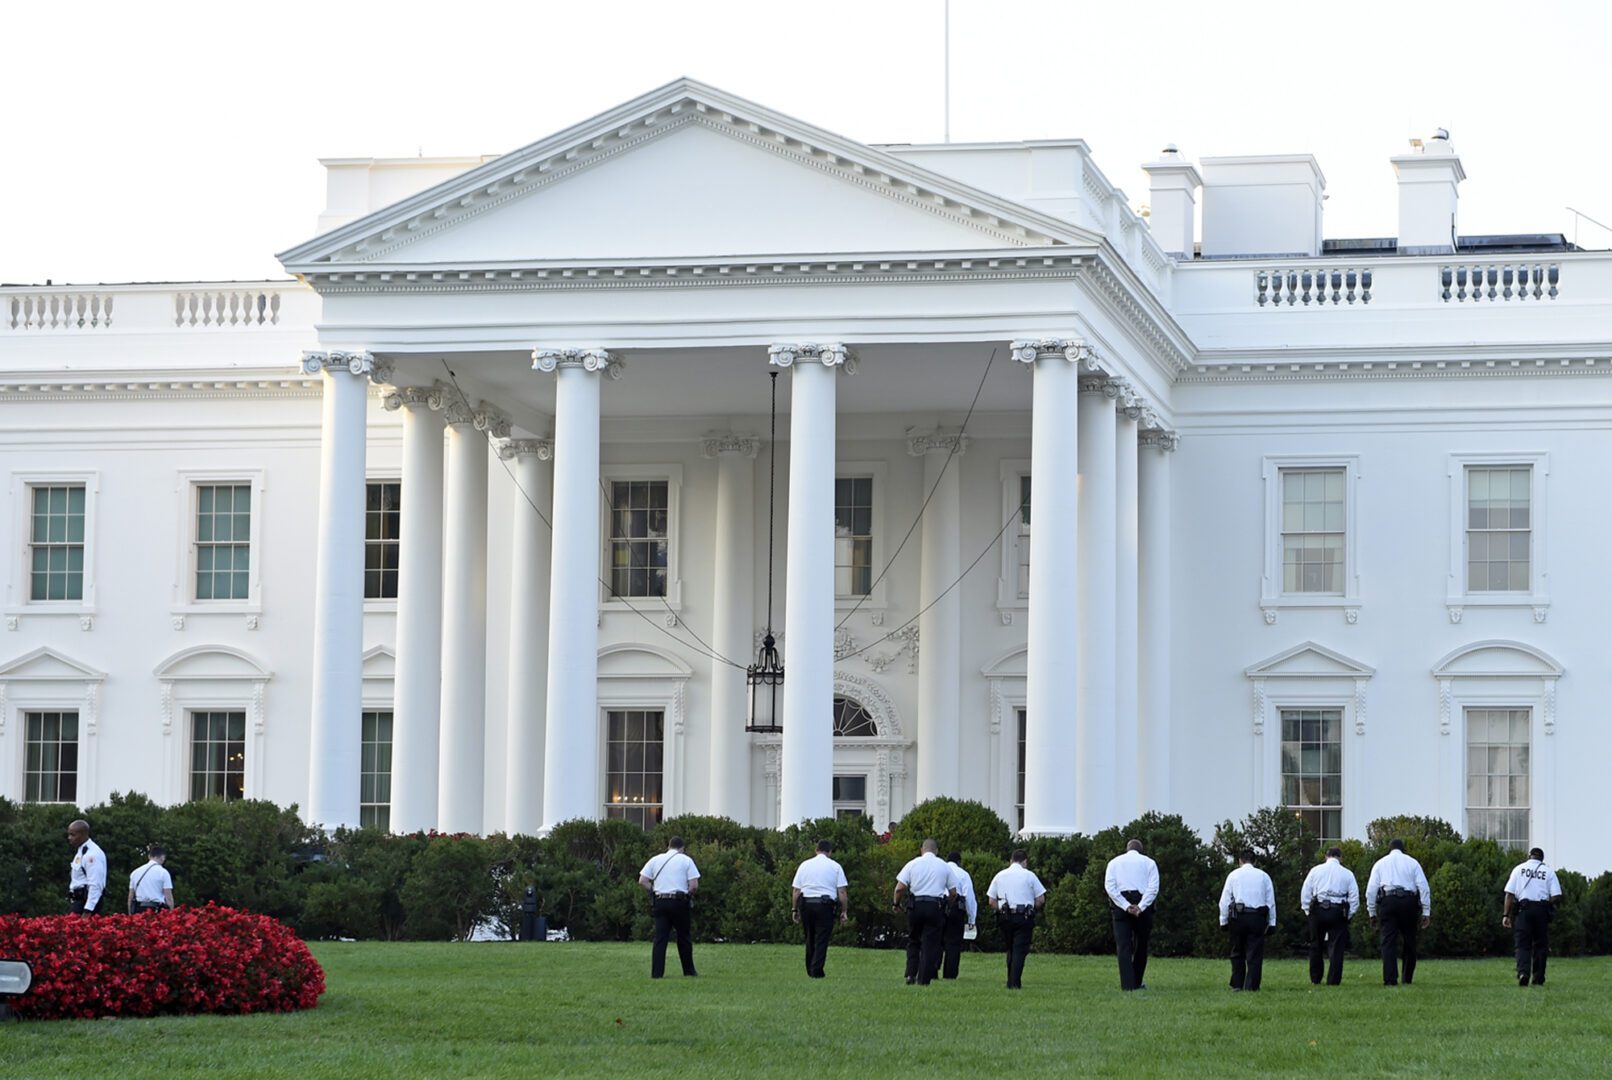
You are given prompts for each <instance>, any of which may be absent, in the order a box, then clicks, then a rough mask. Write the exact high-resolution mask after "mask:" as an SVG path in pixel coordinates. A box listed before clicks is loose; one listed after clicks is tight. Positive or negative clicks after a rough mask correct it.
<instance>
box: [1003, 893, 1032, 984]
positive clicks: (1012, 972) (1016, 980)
mask: <svg viewBox="0 0 1612 1080" xmlns="http://www.w3.org/2000/svg"><path fill="white" fill-rule="evenodd" d="M996 921H997V925H998V926H1000V927H1001V929H1002V947H1003V949H1004V950H1005V951H1006V952H1007V969H1008V972H1007V984H1008V989H1009V990H1018V989H1021V988H1022V986H1023V979H1024V958H1025V957H1027V956H1029V955H1030V939H1031V937H1033V936H1034V935H1035V912H1034V911H1033V910H1032V911H1006V910H1004V911H1001V912H998V913H997V918H996Z"/></svg>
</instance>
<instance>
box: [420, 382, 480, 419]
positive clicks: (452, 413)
mask: <svg viewBox="0 0 1612 1080" xmlns="http://www.w3.org/2000/svg"><path fill="white" fill-rule="evenodd" d="M426 403H427V404H428V405H430V406H431V408H433V409H436V410H438V411H439V412H441V413H442V420H443V422H444V423H448V424H468V423H471V422H472V421H474V420H475V418H476V414H475V410H473V409H472V408H471V407H470V402H468V401H466V400H465V396H464V395H463V394H461V393H460V392H459V391H458V390H457V389H454V388H452V387H443V389H442V393H441V394H439V395H437V397H436V400H434V401H433V400H429V399H428V400H427V402H426Z"/></svg>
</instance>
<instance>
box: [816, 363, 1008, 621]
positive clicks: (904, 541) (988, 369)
mask: <svg viewBox="0 0 1612 1080" xmlns="http://www.w3.org/2000/svg"><path fill="white" fill-rule="evenodd" d="M996 354H997V350H996V349H992V350H991V356H990V359H988V360H986V361H985V371H984V372H982V373H981V375H980V382H979V385H978V386H976V387H975V388H974V399H973V400H972V401H970V402H969V403H968V411H967V412H966V413H964V414H963V423H962V426H961V427H959V428H958V429H957V441H956V442H954V443H953V444H952V448H951V449H950V450H948V451H947V452H946V460H945V461H944V462H942V463H941V466H940V472H939V473H938V474H936V476H935V482H934V483H933V484H931V485H930V486H929V494H927V495H925V496H924V501H923V505H922V506H920V507H918V516H917V517H915V518H913V519H912V524H911V525H910V526H908V528H907V535H905V536H903V537H902V538H901V543H899V544H897V545H896V550H895V554H893V555H891V556H890V558H889V560H888V561H887V562H885V564H884V569H883V570H880V571H879V576H878V577H876V578H874V579H873V583H872V584H871V585H869V586H868V591H867V592H865V593H863V594H862V595H861V596H859V597H857V598H856V603H855V604H852V605H851V610H850V611H847V612H846V613H845V617H844V618H842V619H841V620H840V621H839V622H837V623H835V624H834V629H836V630H840V629H843V628H844V626H845V624H846V623H848V622H850V621H851V616H852V615H855V614H856V613H857V611H858V610H859V609H860V608H861V607H862V605H863V604H864V603H865V602H866V601H867V599H868V597H870V596H872V595H873V590H874V589H876V588H878V587H879V582H881V581H883V580H884V578H885V575H886V574H888V573H889V572H890V568H891V567H892V566H894V565H895V564H896V560H897V559H898V558H900V557H901V551H902V549H903V548H905V547H906V546H907V541H908V540H911V539H912V534H913V533H914V532H916V531H917V529H918V523H919V522H921V521H922V520H923V519H924V511H925V510H928V509H929V501H930V500H931V499H933V498H934V497H935V492H936V491H937V490H939V488H940V482H941V481H942V480H944V479H945V478H946V470H947V469H949V468H951V464H952V458H954V457H956V456H957V449H958V447H960V446H962V445H963V435H964V433H965V432H967V431H968V421H969V420H970V419H971V418H972V417H973V415H974V407H975V406H976V405H978V404H979V401H980V393H981V392H982V391H983V390H984V389H985V380H986V379H987V378H988V377H989V376H990V374H991V365H992V364H994V363H996Z"/></svg>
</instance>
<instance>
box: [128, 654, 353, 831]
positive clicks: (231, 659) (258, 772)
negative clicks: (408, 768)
mask: <svg viewBox="0 0 1612 1080" xmlns="http://www.w3.org/2000/svg"><path fill="white" fill-rule="evenodd" d="M193 660H197V661H201V662H202V667H203V670H201V671H195V670H186V669H187V668H190V667H192V665H191V663H190V662H191V661H193ZM208 669H211V670H208ZM155 675H156V676H157V686H158V691H159V694H160V699H159V715H160V717H161V732H162V736H163V742H164V743H165V744H166V745H167V751H166V753H164V754H163V779H162V789H163V790H164V791H165V792H167V801H168V802H170V803H182V802H189V801H190V739H191V719H190V714H191V713H193V712H241V711H243V710H244V711H245V712H246V780H245V794H244V795H243V796H242V797H243V798H247V799H261V798H264V797H265V796H264V791H265V790H266V789H265V788H264V780H263V778H264V758H265V749H264V739H265V736H264V727H265V724H266V720H267V712H268V705H267V695H268V685H269V682H270V681H271V680H272V679H273V678H274V674H273V672H271V671H269V670H268V669H267V668H265V667H264V666H263V665H262V664H261V663H259V662H258V660H257V659H256V658H255V657H253V656H251V655H250V654H248V653H245V652H243V651H241V650H240V649H237V648H234V647H233V646H227V645H196V646H192V647H190V648H188V649H181V650H180V651H179V652H177V653H175V654H174V655H172V656H170V657H168V659H166V660H164V661H163V662H162V663H161V664H159V665H157V668H156V671H155ZM357 782H358V780H357V777H354V779H353V783H354V784H357Z"/></svg>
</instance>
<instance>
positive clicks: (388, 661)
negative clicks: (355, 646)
mask: <svg viewBox="0 0 1612 1080" xmlns="http://www.w3.org/2000/svg"><path fill="white" fill-rule="evenodd" d="M396 675H397V654H396V653H394V652H393V651H392V650H391V649H388V648H387V647H386V646H385V645H375V646H373V647H371V648H369V649H365V650H364V678H366V679H390V678H394V677H395V676H396Z"/></svg>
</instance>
